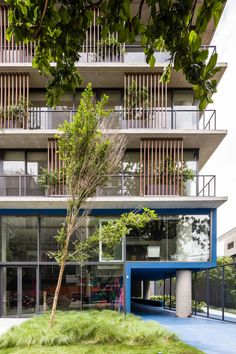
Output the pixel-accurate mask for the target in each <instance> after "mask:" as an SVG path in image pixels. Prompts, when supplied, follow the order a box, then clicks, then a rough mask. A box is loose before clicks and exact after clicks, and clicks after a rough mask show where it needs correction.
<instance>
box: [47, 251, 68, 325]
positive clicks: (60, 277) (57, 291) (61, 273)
mask: <svg viewBox="0 0 236 354" xmlns="http://www.w3.org/2000/svg"><path fill="white" fill-rule="evenodd" d="M65 265H66V258H64V260H63V261H62V262H61V265H60V272H59V275H58V279H57V286H56V290H55V293H54V298H53V305H52V311H51V315H50V320H49V327H50V328H52V326H53V324H54V321H55V315H56V309H57V303H58V297H59V293H60V290H61V283H62V278H63V274H64V270H65Z"/></svg>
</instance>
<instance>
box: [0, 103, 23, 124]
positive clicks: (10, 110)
mask: <svg viewBox="0 0 236 354" xmlns="http://www.w3.org/2000/svg"><path fill="white" fill-rule="evenodd" d="M29 106H30V103H28V104H27V102H26V101H25V100H18V102H17V103H16V104H15V105H11V106H8V107H6V108H0V119H4V118H6V119H13V120H16V121H17V122H18V123H19V125H20V126H21V127H22V126H23V122H24V120H25V119H26V117H27V108H28V107H29Z"/></svg>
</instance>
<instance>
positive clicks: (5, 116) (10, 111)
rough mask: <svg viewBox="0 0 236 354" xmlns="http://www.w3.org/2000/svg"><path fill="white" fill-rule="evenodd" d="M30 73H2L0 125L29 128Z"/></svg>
mask: <svg viewBox="0 0 236 354" xmlns="http://www.w3.org/2000/svg"><path fill="white" fill-rule="evenodd" d="M28 105H29V74H27V73H0V127H1V128H24V129H26V128H27V116H28Z"/></svg>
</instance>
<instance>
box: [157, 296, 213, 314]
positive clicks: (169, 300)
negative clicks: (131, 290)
mask: <svg viewBox="0 0 236 354" xmlns="http://www.w3.org/2000/svg"><path fill="white" fill-rule="evenodd" d="M150 300H155V301H164V300H165V306H166V307H170V305H171V308H175V307H176V297H175V296H173V295H172V296H170V295H165V296H164V295H152V296H150ZM206 306H207V305H206V303H205V302H204V301H197V302H196V311H197V312H203V310H204V308H205V307H206ZM192 309H193V310H195V301H194V300H192Z"/></svg>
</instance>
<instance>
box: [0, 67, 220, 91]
mask: <svg viewBox="0 0 236 354" xmlns="http://www.w3.org/2000/svg"><path fill="white" fill-rule="evenodd" d="M165 66H166V64H164V63H157V64H156V66H155V68H153V69H151V68H150V66H149V65H148V64H145V63H143V64H140V63H130V64H127V63H91V64H89V63H79V64H78V65H77V67H78V69H79V70H80V73H81V77H82V79H83V84H82V87H85V86H86V85H87V83H88V82H92V84H93V87H94V88H108V87H109V88H122V87H123V86H124V74H125V73H127V72H130V73H138V72H142V73H145V72H147V73H148V72H160V73H161V72H162V71H163V69H164V68H165ZM217 67H220V68H221V70H220V71H218V72H217V73H216V75H215V77H214V79H216V80H217V82H218V83H219V82H220V80H221V78H222V76H223V74H224V71H225V69H226V67H227V64H226V63H218V64H217ZM0 72H3V73H4V72H11V73H14V72H21V73H22V72H27V73H29V77H30V79H29V83H30V88H45V86H46V84H47V81H48V78H47V77H45V76H42V75H40V74H39V73H38V71H37V70H35V69H33V68H32V65H31V64H29V63H25V64H17V65H15V64H12V63H10V64H9V63H0ZM168 87H170V88H174V87H178V88H190V87H192V86H191V84H189V83H188V82H187V81H186V79H185V76H184V75H183V73H182V72H181V71H180V72H176V71H173V72H172V74H171V80H170V82H169V83H168Z"/></svg>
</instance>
